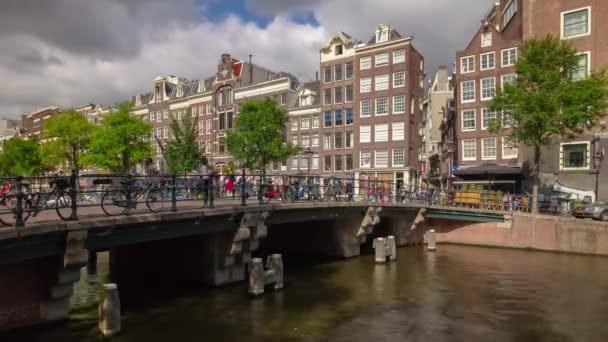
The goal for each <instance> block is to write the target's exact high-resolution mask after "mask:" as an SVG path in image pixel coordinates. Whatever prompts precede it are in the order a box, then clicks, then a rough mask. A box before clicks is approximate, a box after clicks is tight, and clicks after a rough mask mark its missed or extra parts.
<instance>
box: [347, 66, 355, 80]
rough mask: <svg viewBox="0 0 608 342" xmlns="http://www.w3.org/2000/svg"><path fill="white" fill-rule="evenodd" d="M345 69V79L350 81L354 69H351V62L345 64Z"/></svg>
mask: <svg viewBox="0 0 608 342" xmlns="http://www.w3.org/2000/svg"><path fill="white" fill-rule="evenodd" d="M345 68H346V75H345V76H346V77H345V79H347V80H350V79H352V78H353V76H354V67H353V62H348V63H346V64H345Z"/></svg>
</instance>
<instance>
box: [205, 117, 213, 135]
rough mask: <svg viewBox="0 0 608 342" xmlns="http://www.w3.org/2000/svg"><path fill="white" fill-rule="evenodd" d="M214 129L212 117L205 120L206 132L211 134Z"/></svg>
mask: <svg viewBox="0 0 608 342" xmlns="http://www.w3.org/2000/svg"><path fill="white" fill-rule="evenodd" d="M212 129H213V126H212V125H211V119H207V121H206V122H205V133H207V134H211V131H212Z"/></svg>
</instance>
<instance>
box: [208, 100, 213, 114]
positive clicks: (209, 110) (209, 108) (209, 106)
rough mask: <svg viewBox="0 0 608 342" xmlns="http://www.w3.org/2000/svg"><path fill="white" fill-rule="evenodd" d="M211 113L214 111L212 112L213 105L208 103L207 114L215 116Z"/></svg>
mask: <svg viewBox="0 0 608 342" xmlns="http://www.w3.org/2000/svg"><path fill="white" fill-rule="evenodd" d="M211 112H212V111H211V103H207V114H208V115H211V114H213V113H211Z"/></svg>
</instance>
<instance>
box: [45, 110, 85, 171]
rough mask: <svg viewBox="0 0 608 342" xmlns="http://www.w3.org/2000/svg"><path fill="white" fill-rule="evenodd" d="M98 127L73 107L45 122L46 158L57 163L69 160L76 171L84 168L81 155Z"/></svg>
mask: <svg viewBox="0 0 608 342" xmlns="http://www.w3.org/2000/svg"><path fill="white" fill-rule="evenodd" d="M95 129H96V127H95V126H94V125H93V124H91V123H89V122H88V121H87V119H85V117H84V116H82V114H80V113H78V112H77V111H75V110H73V109H71V110H68V111H65V112H63V113H61V114H59V115H56V116H53V117H51V118H50V119H48V120H46V121H45V122H44V130H43V137H44V139H47V141H46V142H45V144H44V145H45V146H44V150H45V158H47V159H48V160H49V162H54V164H55V165H57V164H63V162H67V164H68V167H69V168H70V169H74V170H76V173H78V172H79V171H80V169H81V168H82V166H83V165H82V162H81V160H80V156H81V154H82V153H83V152H85V151H86V149H87V147H88V145H89V144H90V143H91V138H92V136H93V132H94V131H95Z"/></svg>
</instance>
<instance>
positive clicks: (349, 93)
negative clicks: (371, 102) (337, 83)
mask: <svg viewBox="0 0 608 342" xmlns="http://www.w3.org/2000/svg"><path fill="white" fill-rule="evenodd" d="M344 89H345V92H346V99H345V101H344V102H353V100H354V98H355V95H354V92H355V91H354V86H353V85H352V84H349V85H347V86H346V87H345V88H344Z"/></svg>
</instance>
